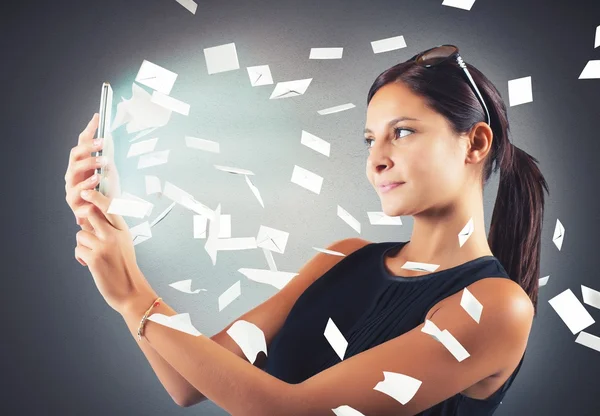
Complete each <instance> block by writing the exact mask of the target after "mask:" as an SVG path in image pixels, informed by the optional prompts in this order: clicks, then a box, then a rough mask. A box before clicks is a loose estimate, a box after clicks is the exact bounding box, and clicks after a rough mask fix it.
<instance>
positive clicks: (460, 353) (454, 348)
mask: <svg viewBox="0 0 600 416" xmlns="http://www.w3.org/2000/svg"><path fill="white" fill-rule="evenodd" d="M437 338H438V339H439V340H440V342H441V343H442V344H444V347H446V349H447V350H448V351H450V353H451V354H452V355H453V356H454V358H456V359H457V360H458V362H461V361H463V360H464V359H466V358H469V357H470V356H471V354H469V353H468V352H467V350H466V349H465V348H464V347H463V346H462V345H461V343H460V342H458V340H457V339H456V338H454V336H453V335H452V334H451V333H450V332H449V331H448V330H447V329H444V330H443V331H442V332H440V333H439V334H438V335H437Z"/></svg>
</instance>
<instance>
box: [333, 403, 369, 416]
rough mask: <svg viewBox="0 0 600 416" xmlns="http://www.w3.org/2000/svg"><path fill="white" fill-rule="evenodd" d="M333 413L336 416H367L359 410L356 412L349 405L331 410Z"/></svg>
mask: <svg viewBox="0 0 600 416" xmlns="http://www.w3.org/2000/svg"><path fill="white" fill-rule="evenodd" d="M331 411H332V412H333V413H335V415H336V416H365V415H364V414H362V413H361V412H359V411H358V410H356V409H354V408H352V407H350V406H348V405H343V406H340V407H336V408H335V409H331Z"/></svg>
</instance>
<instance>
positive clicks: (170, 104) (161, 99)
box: [151, 91, 190, 116]
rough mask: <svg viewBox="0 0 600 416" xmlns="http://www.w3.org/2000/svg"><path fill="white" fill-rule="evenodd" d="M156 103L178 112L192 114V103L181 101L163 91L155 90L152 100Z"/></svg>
mask: <svg viewBox="0 0 600 416" xmlns="http://www.w3.org/2000/svg"><path fill="white" fill-rule="evenodd" d="M151 101H152V102H153V103H154V104H158V105H160V106H161V107H164V108H167V109H169V110H171V111H174V112H176V113H179V114H182V115H184V116H187V115H189V114H190V105H189V104H187V103H184V102H183V101H180V100H178V99H176V98H173V97H171V96H170V95H166V94H163V93H162V92H158V91H154V92H153V93H152V100H151Z"/></svg>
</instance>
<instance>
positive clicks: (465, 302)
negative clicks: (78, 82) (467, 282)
mask: <svg viewBox="0 0 600 416" xmlns="http://www.w3.org/2000/svg"><path fill="white" fill-rule="evenodd" d="M460 306H462V308H463V309H464V310H465V311H467V313H468V314H469V316H470V317H471V318H473V320H474V321H475V322H477V323H479V320H480V319H481V312H483V305H482V304H481V303H480V302H479V301H478V300H477V298H476V297H475V296H473V294H472V293H471V292H469V289H467V288H466V287H465V288H464V289H463V294H462V297H461V298H460Z"/></svg>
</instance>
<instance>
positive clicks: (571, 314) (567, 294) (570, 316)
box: [548, 289, 596, 335]
mask: <svg viewBox="0 0 600 416" xmlns="http://www.w3.org/2000/svg"><path fill="white" fill-rule="evenodd" d="M548 303H550V305H551V306H552V307H553V308H554V310H555V311H556V313H557V314H558V316H559V317H560V319H562V320H563V322H564V323H565V324H566V325H567V327H568V328H569V329H570V330H571V332H572V333H573V335H575V334H576V333H578V332H580V331H583V330H584V329H586V328H587V327H588V326H591V325H593V324H594V322H596V321H595V320H594V318H592V315H590V313H589V312H588V311H587V310H586V309H585V306H583V305H582V303H581V302H579V299H577V297H576V296H575V294H574V293H573V292H572V291H571V289H567V290H565V291H564V292H562V293H560V294H558V295H556V296H554V297H553V298H552V299H550V300H549V301H548Z"/></svg>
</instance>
